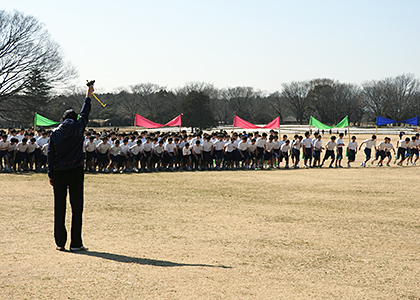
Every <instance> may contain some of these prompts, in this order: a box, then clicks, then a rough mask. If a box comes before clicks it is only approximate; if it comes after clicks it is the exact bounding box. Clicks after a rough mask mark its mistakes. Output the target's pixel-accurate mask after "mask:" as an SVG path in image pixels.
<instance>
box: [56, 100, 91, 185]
mask: <svg viewBox="0 0 420 300" xmlns="http://www.w3.org/2000/svg"><path fill="white" fill-rule="evenodd" d="M90 102H91V100H90V98H86V99H85V102H84V103H83V107H82V110H81V111H80V116H79V120H77V121H74V120H72V119H66V120H64V121H63V122H62V123H61V124H60V126H58V127H57V128H56V129H54V130H53V132H52V133H51V136H50V142H49V145H48V176H49V177H50V178H52V174H53V173H54V171H59V170H71V169H74V168H77V167H82V166H83V141H84V137H83V134H84V132H85V128H86V125H87V123H88V121H89V113H90V108H91V104H90Z"/></svg>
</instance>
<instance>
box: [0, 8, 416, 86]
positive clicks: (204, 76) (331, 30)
mask: <svg viewBox="0 0 420 300" xmlns="http://www.w3.org/2000/svg"><path fill="white" fill-rule="evenodd" d="M0 3H1V6H0V7H1V9H5V10H8V11H12V10H14V9H16V10H19V11H21V12H23V13H25V14H28V15H33V16H34V17H36V18H37V19H38V20H40V21H41V22H42V23H44V24H45V26H46V28H47V29H48V31H49V32H50V34H51V36H52V38H53V39H54V40H55V41H56V42H58V43H59V44H60V45H61V47H62V50H63V52H64V53H65V58H66V60H68V61H70V62H71V63H72V64H73V65H74V66H75V67H76V68H77V70H78V72H79V76H80V77H79V78H80V83H81V84H84V80H85V79H96V81H97V87H99V88H100V89H101V90H102V91H108V92H111V91H113V90H114V89H115V88H117V87H120V86H129V85H132V84H136V83H142V82H152V83H157V84H159V85H163V86H167V87H168V88H176V87H179V86H182V85H184V84H185V83H187V82H196V81H204V82H209V83H213V84H214V85H215V86H217V87H220V88H223V87H233V86H252V87H254V88H256V89H261V90H266V91H273V90H279V89H281V84H282V83H284V82H290V81H296V80H297V81H299V80H307V79H313V78H319V77H322V78H324V77H328V78H332V79H337V80H339V81H341V82H347V83H362V82H363V81H365V80H371V79H381V78H383V77H389V76H397V75H400V74H403V73H414V74H415V75H416V76H417V77H418V76H419V74H420V71H419V70H420V59H419V57H418V56H419V54H420V41H419V32H418V30H419V29H420V18H419V15H418V14H419V12H420V1H418V0H412V1H408V0H400V1H395V0H393V1H387V0H382V1H379V0H370V1H369V0H364V1H360V0H353V1H344V0H343V1H341V0H334V1H332V0H330V1H326V0H324V1H322V0H318V1H311V0H301V1H299V0H296V1H290V0H289V1H280V0H279V1H274V0H273V1H265V0H259V1H255V0H254V1H248V0H241V1H229V0H224V1H220V0H212V1H200V0H191V1H186V0H177V1H161V0H154V1H142V0H136V1H134V0H121V1H109V0H102V1H98V0H89V1H80V0H73V1H50V0H48V1H47V0H36V1H34V0H26V1H23V0H14V1H5V0H0Z"/></svg>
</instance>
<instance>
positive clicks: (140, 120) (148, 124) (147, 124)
mask: <svg viewBox="0 0 420 300" xmlns="http://www.w3.org/2000/svg"><path fill="white" fill-rule="evenodd" d="M181 124H182V122H181V115H178V116H177V117H175V118H174V119H172V120H171V121H169V122H168V123H166V124H159V123H155V122H152V121H150V120H148V119H146V118H145V117H142V116H140V115H138V114H136V121H135V122H134V125H135V126H140V127H144V128H160V127H175V126H181Z"/></svg>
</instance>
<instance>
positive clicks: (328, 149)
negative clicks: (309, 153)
mask: <svg viewBox="0 0 420 300" xmlns="http://www.w3.org/2000/svg"><path fill="white" fill-rule="evenodd" d="M335 140H336V137H335V136H332V137H331V140H329V141H328V142H327V143H326V144H325V155H324V159H323V160H322V164H321V165H320V166H319V167H322V166H323V165H324V162H325V161H326V160H327V159H328V158H330V157H331V163H330V166H329V167H330V168H332V167H333V163H334V159H335V155H334V149H335V147H337V146H338V145H337V143H336V142H335ZM340 166H341V165H340Z"/></svg>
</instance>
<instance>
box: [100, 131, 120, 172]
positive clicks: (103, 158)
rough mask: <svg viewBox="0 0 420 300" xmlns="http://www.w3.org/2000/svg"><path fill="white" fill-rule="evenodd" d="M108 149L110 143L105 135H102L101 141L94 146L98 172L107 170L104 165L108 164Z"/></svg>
mask: <svg viewBox="0 0 420 300" xmlns="http://www.w3.org/2000/svg"><path fill="white" fill-rule="evenodd" d="M110 149H111V144H109V143H108V138H107V137H103V138H102V141H101V142H100V143H99V144H98V145H97V146H96V154H97V157H98V158H97V162H98V168H99V172H107V170H106V167H107V166H108V163H109V161H110V156H109V155H110V154H109V150H110ZM117 154H118V153H117Z"/></svg>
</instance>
